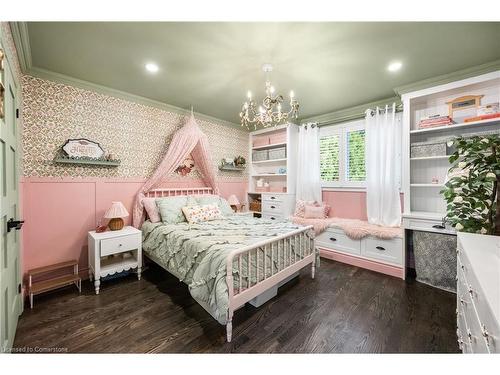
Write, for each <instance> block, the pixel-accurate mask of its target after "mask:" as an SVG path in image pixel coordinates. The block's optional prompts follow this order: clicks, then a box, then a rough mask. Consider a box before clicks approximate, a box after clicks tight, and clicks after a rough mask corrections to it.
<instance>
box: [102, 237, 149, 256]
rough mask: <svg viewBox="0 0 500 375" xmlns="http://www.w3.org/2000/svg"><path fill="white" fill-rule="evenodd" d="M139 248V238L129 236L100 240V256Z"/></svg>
mask: <svg viewBox="0 0 500 375" xmlns="http://www.w3.org/2000/svg"><path fill="white" fill-rule="evenodd" d="M139 247H141V236H140V235H139V236H138V235H130V236H121V237H115V238H108V239H104V240H101V256H106V255H112V254H118V253H122V252H124V251H130V250H135V249H138V248H139Z"/></svg>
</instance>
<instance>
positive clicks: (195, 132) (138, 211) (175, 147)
mask: <svg viewBox="0 0 500 375" xmlns="http://www.w3.org/2000/svg"><path fill="white" fill-rule="evenodd" d="M190 154H191V156H192V157H193V160H194V162H195V165H196V166H197V168H198V169H199V171H200V173H201V175H202V178H203V181H204V182H205V184H207V186H210V187H211V188H212V189H213V191H214V194H219V188H218V186H217V182H216V181H215V170H214V168H213V165H212V159H211V158H210V146H209V144H208V138H207V136H206V135H205V134H204V133H203V132H202V131H201V129H200V127H199V126H198V124H197V123H196V120H195V119H194V116H193V114H192V113H191V117H190V118H189V120H188V121H187V123H186V124H185V125H184V126H183V127H182V128H181V129H180V130H179V131H178V132H177V133H175V134H174V137H173V139H172V142H171V143H170V146H169V148H168V151H167V154H166V155H165V157H164V158H163V160H162V161H161V163H160V165H159V166H158V168H157V169H156V171H155V172H154V173H153V175H152V176H151V177H150V178H149V180H148V181H146V183H145V184H144V185H143V186H142V188H141V190H140V191H139V192H138V193H137V196H136V198H135V205H134V214H133V225H134V227H136V228H139V227H140V226H141V225H142V223H143V222H144V217H145V215H144V205H143V204H142V199H143V198H144V197H145V195H146V193H147V192H148V191H150V190H152V189H155V188H157V187H158V185H159V184H160V183H161V181H162V180H164V178H165V177H166V176H168V175H170V174H171V173H172V172H174V171H175V169H176V168H177V167H178V166H179V165H180V164H181V163H182V162H183V161H184V159H186V157H187V156H189V155H190Z"/></svg>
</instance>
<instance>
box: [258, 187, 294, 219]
mask: <svg viewBox="0 0 500 375" xmlns="http://www.w3.org/2000/svg"><path fill="white" fill-rule="evenodd" d="M294 208H295V194H287V193H262V218H263V219H271V220H276V219H286V218H288V217H289V216H290V215H292V214H293V210H294Z"/></svg>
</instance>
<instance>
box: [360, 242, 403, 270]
mask: <svg viewBox="0 0 500 375" xmlns="http://www.w3.org/2000/svg"><path fill="white" fill-rule="evenodd" d="M361 255H363V256H365V257H367V258H371V259H374V260H378V261H382V262H384V263H391V264H394V265H398V266H401V265H402V264H403V244H402V240H401V239H400V238H393V239H391V240H380V239H378V238H374V237H366V238H364V239H363V240H362V241H361Z"/></svg>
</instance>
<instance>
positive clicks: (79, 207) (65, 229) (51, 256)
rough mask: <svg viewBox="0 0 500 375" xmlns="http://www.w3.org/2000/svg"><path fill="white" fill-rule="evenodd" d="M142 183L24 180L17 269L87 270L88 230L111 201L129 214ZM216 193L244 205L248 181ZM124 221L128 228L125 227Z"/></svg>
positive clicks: (223, 183) (195, 183)
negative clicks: (73, 266)
mask: <svg viewBox="0 0 500 375" xmlns="http://www.w3.org/2000/svg"><path fill="white" fill-rule="evenodd" d="M143 183H144V180H143V179H112V178H109V179H108V178H97V179H96V178H88V179H77V178H34V177H31V178H24V179H23V180H22V181H21V200H22V206H23V210H22V211H21V212H22V217H23V218H24V219H25V220H26V222H25V225H24V226H23V229H22V236H23V241H22V250H21V254H22V269H23V274H25V273H26V271H27V270H29V269H31V268H34V267H40V266H44V265H48V264H52V263H57V262H61V261H65V260H69V259H78V260H79V264H80V269H81V270H82V271H85V270H86V269H87V268H88V262H87V231H89V230H92V229H94V228H95V226H96V224H97V222H98V221H99V219H100V218H102V216H103V215H104V212H105V211H106V209H107V208H108V207H109V206H110V204H111V202H112V201H121V202H123V204H124V205H125V207H127V209H128V210H129V212H132V205H133V201H134V197H135V194H136V193H137V191H138V190H139V189H140V187H141V186H142V184H143ZM188 184H189V186H191V187H201V186H204V185H203V183H202V182H201V181H189V183H186V182H173V183H165V184H164V185H163V186H164V187H167V188H169V187H170V188H176V187H186V186H187V185H188ZM219 186H220V190H221V195H222V196H224V197H226V198H227V197H228V196H229V195H230V194H236V196H237V197H238V199H240V201H241V202H243V201H245V196H246V190H247V182H246V181H244V180H241V181H235V182H226V181H220V182H219ZM130 219H131V218H130V217H128V218H127V224H129V223H130Z"/></svg>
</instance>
